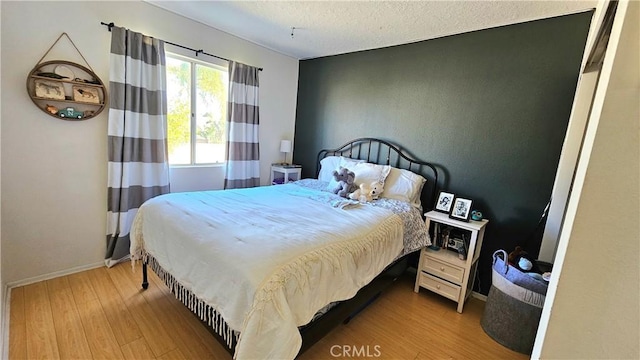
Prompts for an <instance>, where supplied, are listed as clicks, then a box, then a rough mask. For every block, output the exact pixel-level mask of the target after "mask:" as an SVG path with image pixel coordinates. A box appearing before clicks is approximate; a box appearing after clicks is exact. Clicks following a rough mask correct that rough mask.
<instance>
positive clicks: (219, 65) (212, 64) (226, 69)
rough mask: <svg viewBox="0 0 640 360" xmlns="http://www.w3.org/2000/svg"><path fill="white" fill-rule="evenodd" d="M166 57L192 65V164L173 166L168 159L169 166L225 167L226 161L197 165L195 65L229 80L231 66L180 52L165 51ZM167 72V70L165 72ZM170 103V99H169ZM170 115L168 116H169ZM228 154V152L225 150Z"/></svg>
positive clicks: (190, 140) (190, 119)
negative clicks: (213, 70) (216, 71)
mask: <svg viewBox="0 0 640 360" xmlns="http://www.w3.org/2000/svg"><path fill="white" fill-rule="evenodd" d="M165 57H166V58H172V59H176V60H180V61H185V62H189V63H190V64H191V74H190V75H191V76H190V82H191V84H190V85H191V89H190V95H191V96H190V99H191V104H190V106H191V108H190V110H191V115H190V117H189V122H190V124H189V125H190V127H189V129H190V138H189V143H190V149H189V151H190V152H191V153H190V155H191V156H190V163H189V164H171V163H169V162H168V161H169V159H168V157H167V162H168V164H169V167H176V168H186V167H219V166H224V165H225V164H226V161H221V162H212V163H196V162H195V160H196V145H197V144H196V140H197V133H196V131H197V119H196V113H197V104H196V103H197V96H196V95H197V89H196V80H197V74H196V66H195V65H201V66H207V67H211V68H214V69H216V70H219V71H222V72H225V73H226V74H227V78H228V74H229V66H228V62H227V61H224V60H218V59H214V61H203V60H200V59H196V58H193V57H191V56H187V55H183V54H179V53H178V52H174V51H165ZM165 71H166V70H165ZM228 95H229V94H228V93H227V101H226V102H227V103H228V100H229V99H228ZM167 101H168V99H167ZM167 115H168V114H167ZM226 137H227V134H226V133H225V140H226ZM168 141H169V139H167V142H168ZM225 152H226V150H225Z"/></svg>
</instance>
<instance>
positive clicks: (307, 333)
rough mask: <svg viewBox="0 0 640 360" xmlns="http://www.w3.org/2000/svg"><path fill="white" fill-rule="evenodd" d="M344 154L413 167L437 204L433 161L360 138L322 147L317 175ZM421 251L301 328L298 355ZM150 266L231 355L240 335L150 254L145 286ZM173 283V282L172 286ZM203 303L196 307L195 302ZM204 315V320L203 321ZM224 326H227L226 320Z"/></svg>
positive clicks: (427, 200) (428, 204) (427, 202)
mask: <svg viewBox="0 0 640 360" xmlns="http://www.w3.org/2000/svg"><path fill="white" fill-rule="evenodd" d="M332 155H334V156H344V157H348V158H351V159H359V160H366V161H367V162H371V163H376V164H381V165H391V166H393V167H396V168H400V169H406V170H410V171H412V172H414V173H417V174H419V175H422V176H423V177H425V178H426V179H427V183H426V184H425V186H424V188H423V189H422V194H421V196H420V199H421V202H422V205H423V209H424V210H425V211H426V210H430V209H431V208H432V206H433V204H434V203H435V198H436V190H437V184H438V171H437V170H436V167H435V166H434V165H433V164H430V163H428V162H425V161H422V160H418V159H416V158H414V157H413V156H412V155H411V154H410V153H408V152H406V151H404V150H403V149H402V148H401V147H399V146H397V145H394V144H392V143H390V142H388V141H385V140H381V139H376V138H359V139H355V140H351V141H349V142H347V143H346V144H344V145H342V146H340V147H338V148H335V149H323V150H320V152H319V153H318V158H317V160H318V162H317V169H316V175H317V174H318V173H319V171H320V161H321V160H322V159H324V158H325V157H327V156H332ZM418 253H419V251H415V252H413V253H410V254H406V255H404V256H403V257H401V258H400V259H398V260H396V261H395V262H393V263H392V264H390V265H389V266H387V267H386V268H385V270H383V271H382V272H381V273H380V274H379V275H378V276H377V277H375V278H374V279H373V280H372V281H371V282H370V283H369V284H367V285H366V286H364V287H363V288H361V289H360V290H359V291H358V293H357V294H356V295H355V296H354V297H353V298H351V299H349V300H345V301H341V302H339V303H338V304H337V305H335V306H334V307H332V308H331V309H330V310H329V311H327V312H326V313H325V314H323V315H322V316H320V317H319V318H317V319H315V320H314V321H312V322H310V323H309V324H307V325H304V326H301V327H300V328H299V330H300V334H301V335H302V347H301V349H300V352H299V354H301V353H303V352H304V351H306V350H307V349H309V348H310V347H311V346H312V345H313V344H315V343H316V342H317V341H318V340H320V339H321V338H322V337H324V336H325V335H326V334H327V333H329V331H331V330H332V329H333V328H335V327H336V326H338V325H339V324H341V323H345V324H346V323H347V322H349V321H350V320H351V319H352V318H353V317H354V316H355V315H356V314H357V313H359V312H360V311H361V310H363V309H364V308H365V307H366V306H368V305H369V304H370V303H372V302H373V301H374V300H375V299H376V298H377V297H378V296H380V294H381V293H382V292H383V291H384V290H385V289H386V288H388V287H389V286H390V285H391V284H392V283H393V282H394V281H395V280H396V279H398V277H399V276H400V275H402V274H403V273H404V272H405V271H406V270H407V268H408V267H410V266H414V267H415V266H416V264H417V259H418ZM147 265H151V268H152V270H153V271H154V272H155V273H156V274H158V276H159V277H160V278H161V279H162V280H163V281H164V282H165V284H167V285H168V286H169V288H170V290H171V292H173V293H174V294H176V297H178V299H179V300H181V301H182V303H183V304H185V306H187V307H188V308H190V309H191V310H192V312H194V314H195V313H198V314H199V315H200V316H198V315H195V316H196V317H198V318H199V319H200V321H201V322H202V323H203V324H204V325H205V326H206V327H207V329H208V330H209V332H210V333H211V334H213V335H214V337H215V338H216V339H217V340H218V341H219V342H220V343H221V344H222V345H223V346H224V347H225V348H226V349H227V350H228V351H229V353H230V354H231V356H233V354H234V352H235V346H236V343H237V335H236V336H232V337H231V338H230V339H229V338H228V339H226V340H225V339H223V338H222V336H220V335H219V334H218V333H217V332H216V331H214V330H213V328H212V326H216V324H215V323H216V322H218V324H217V326H220V319H219V317H214V316H212V317H211V318H209V317H208V316H207V314H213V313H214V311H213V309H212V308H210V307H209V306H208V305H206V304H202V302H201V301H199V299H197V298H195V296H193V295H192V294H190V292H189V291H188V290H186V289H184V288H183V287H182V286H181V285H179V284H177V282H175V281H174V279H173V277H172V276H171V274H168V273H166V272H165V271H164V269H162V268H161V267H160V266H159V265H158V264H157V263H156V262H155V261H154V259H153V258H151V257H145V258H144V259H143V262H142V288H143V289H147V287H148V286H149V282H148V279H147ZM170 284H171V285H170ZM198 302H200V304H199V305H197V306H196V308H194V306H193V304H194V303H198ZM203 317H204V320H203ZM222 323H223V324H222V325H223V326H225V325H226V323H224V319H222Z"/></svg>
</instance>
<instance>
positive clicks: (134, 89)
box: [105, 27, 169, 266]
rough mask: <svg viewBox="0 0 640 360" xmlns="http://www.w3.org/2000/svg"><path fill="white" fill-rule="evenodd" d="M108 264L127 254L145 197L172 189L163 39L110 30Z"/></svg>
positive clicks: (126, 256)
mask: <svg viewBox="0 0 640 360" xmlns="http://www.w3.org/2000/svg"><path fill="white" fill-rule="evenodd" d="M109 87H110V91H111V96H110V103H109V126H108V135H109V139H108V141H109V148H108V157H109V164H108V166H109V169H108V195H107V196H108V199H107V254H106V260H105V262H106V264H107V266H113V265H115V264H116V263H118V262H119V261H121V260H124V259H127V258H128V256H129V230H130V228H131V224H132V222H133V218H134V217H135V215H136V212H137V211H138V208H139V207H140V205H142V203H143V202H144V201H145V200H148V199H150V198H152V197H154V196H157V195H160V194H165V193H168V192H169V164H168V162H167V130H166V128H167V127H166V125H167V94H166V74H165V56H164V42H163V41H162V40H158V39H154V38H151V37H148V36H145V35H142V34H139V33H136V32H133V31H130V30H127V29H123V28H119V27H113V28H112V32H111V69H110V74H109Z"/></svg>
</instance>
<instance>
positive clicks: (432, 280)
mask: <svg viewBox="0 0 640 360" xmlns="http://www.w3.org/2000/svg"><path fill="white" fill-rule="evenodd" d="M420 286H422V287H423V288H426V289H429V290H431V291H433V292H435V293H437V294H440V295H442V296H444V297H446V298H449V299H451V300H453V301H458V297H459V296H460V286H457V285H454V284H451V283H449V282H446V281H444V280H442V279H438V278H437V277H435V276H432V275H429V274H427V273H424V272H421V273H420Z"/></svg>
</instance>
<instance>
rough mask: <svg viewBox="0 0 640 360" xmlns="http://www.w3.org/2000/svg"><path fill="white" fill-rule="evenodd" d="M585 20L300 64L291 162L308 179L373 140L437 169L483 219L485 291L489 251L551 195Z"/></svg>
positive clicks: (508, 240)
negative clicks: (325, 157) (343, 148)
mask: <svg viewBox="0 0 640 360" xmlns="http://www.w3.org/2000/svg"><path fill="white" fill-rule="evenodd" d="M591 15H592V13H591V12H587V13H580V14H573V15H567V16H561V17H556V18H550V19H544V20H538V21H532V22H527V23H521V24H515V25H510V26H504V27H499V28H492V29H486V30H482V31H476V32H471V33H465V34H460V35H454V36H448V37H444V38H439V39H435V40H428V41H422V42H418V43H413V44H408V45H401V46H395V47H389V48H383V49H376V50H370V51H362V52H357V53H350V54H344V55H338V56H331V57H325V58H318V59H311V60H304V61H301V62H300V74H299V80H298V104H297V114H296V131H295V149H294V154H295V157H294V161H295V162H296V163H299V164H302V165H303V166H304V167H303V169H304V170H303V175H304V176H305V177H314V176H315V167H316V155H317V152H318V151H319V150H320V149H322V148H332V147H336V146H339V145H342V144H343V143H345V142H347V141H348V140H350V139H353V138H357V137H366V136H370V137H379V138H382V139H385V140H389V141H391V142H394V143H397V144H401V145H402V146H403V147H404V148H406V149H408V150H409V151H410V152H411V153H413V154H414V155H416V156H418V157H419V158H421V159H424V160H427V161H431V162H433V163H435V164H437V165H438V167H439V169H440V173H441V175H440V176H441V179H442V180H441V182H440V184H438V185H439V188H441V189H447V190H449V191H451V192H453V193H455V194H457V195H460V196H463V197H467V198H470V199H473V201H474V208H476V209H479V210H481V211H482V212H483V213H484V214H485V217H486V218H488V219H489V220H490V223H489V225H488V228H487V231H486V235H485V244H484V248H483V251H482V255H481V259H480V264H479V272H480V280H481V281H480V283H481V287H480V289H479V288H478V287H477V286H476V290H478V289H479V290H480V291H481V292H482V293H484V294H487V293H488V290H489V286H490V283H491V282H490V274H491V270H490V269H491V255H492V253H493V252H494V251H495V250H497V249H505V250H507V252H509V251H511V250H512V249H513V248H514V247H515V246H516V245H523V244H524V243H525V241H526V240H527V239H528V238H529V237H530V235H531V234H532V233H533V231H534V230H535V228H536V224H537V223H538V220H539V218H540V215H541V213H542V211H543V209H544V207H545V205H546V204H547V202H548V200H549V198H550V196H551V190H552V186H553V182H554V177H555V173H556V169H557V166H558V160H559V158H560V151H561V148H562V143H563V140H564V136H565V132H566V128H567V124H568V120H569V115H570V112H571V106H572V103H573V96H574V92H575V89H576V84H577V80H578V72H579V69H580V62H581V59H582V54H583V51H584V46H585V42H586V37H587V32H588V30H589V23H590V21H591ZM346 36H347V35H346ZM539 244H540V236H536V237H534V240H533V241H531V242H530V243H529V245H528V246H527V250H529V252H530V253H533V254H534V255H537V253H538V251H539Z"/></svg>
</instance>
